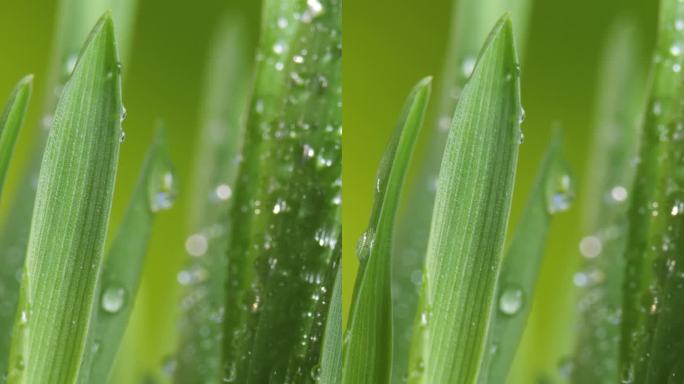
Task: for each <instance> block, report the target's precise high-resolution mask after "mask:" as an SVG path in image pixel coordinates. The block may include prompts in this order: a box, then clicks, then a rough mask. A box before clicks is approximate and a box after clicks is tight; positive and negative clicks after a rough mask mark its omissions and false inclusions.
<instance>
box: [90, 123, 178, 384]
mask: <svg viewBox="0 0 684 384" xmlns="http://www.w3.org/2000/svg"><path fill="white" fill-rule="evenodd" d="M175 180H176V176H175V174H174V170H173V166H172V164H171V161H170V159H169V155H168V148H167V144H166V137H165V134H164V131H163V130H162V129H159V131H158V132H157V136H156V138H155V141H154V142H153V143H152V145H151V146H150V149H149V150H148V152H147V158H146V160H145V164H144V166H143V169H142V171H141V175H140V179H139V180H138V183H137V185H136V187H135V191H134V192H133V196H132V198H131V201H130V203H129V206H128V210H127V212H126V215H125V216H124V219H123V221H122V223H121V225H120V226H119V230H118V232H117V235H116V237H115V238H114V241H113V243H112V246H111V249H110V250H109V252H108V254H107V257H106V260H105V263H104V267H103V270H102V274H101V276H100V282H99V287H98V291H97V295H96V296H95V298H96V300H99V301H97V304H96V306H95V309H94V311H93V317H92V320H91V324H92V328H91V330H90V335H89V343H88V347H89V348H90V350H89V352H88V354H87V358H86V361H87V364H85V366H84V369H82V370H81V372H80V377H79V382H81V383H106V382H107V381H108V380H107V379H108V377H109V374H110V372H111V369H112V365H113V363H114V358H115V357H116V353H117V351H118V350H119V345H120V344H121V339H122V338H123V335H124V331H125V330H126V325H127V324H128V319H129V317H130V314H131V312H132V311H133V304H134V303H135V297H136V294H137V292H138V286H139V285H140V276H141V273H142V269H143V263H144V261H145V254H146V253H147V245H148V243H149V239H150V234H151V232H152V225H153V223H154V217H155V214H156V212H159V211H161V210H164V209H168V208H170V207H171V205H172V204H173V202H174V200H175V198H176V193H177V191H176V190H177V187H176V184H175Z"/></svg>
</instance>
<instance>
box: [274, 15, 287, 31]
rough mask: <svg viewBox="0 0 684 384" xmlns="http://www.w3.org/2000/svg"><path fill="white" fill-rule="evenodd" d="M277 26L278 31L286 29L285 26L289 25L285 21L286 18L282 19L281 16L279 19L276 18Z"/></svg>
mask: <svg viewBox="0 0 684 384" xmlns="http://www.w3.org/2000/svg"><path fill="white" fill-rule="evenodd" d="M277 24H278V28H280V29H285V28H287V25H288V24H289V23H288V22H287V19H286V18H284V17H282V16H281V17H279V18H278V21H277Z"/></svg>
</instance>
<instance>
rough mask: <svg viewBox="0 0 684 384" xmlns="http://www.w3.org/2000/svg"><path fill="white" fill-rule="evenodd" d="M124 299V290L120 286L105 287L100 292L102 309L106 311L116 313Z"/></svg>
mask: <svg viewBox="0 0 684 384" xmlns="http://www.w3.org/2000/svg"><path fill="white" fill-rule="evenodd" d="M125 300H126V291H125V290H124V289H123V287H120V286H111V287H107V288H106V289H105V290H104V292H103V293H102V309H104V310H105V311H106V312H108V313H117V312H119V311H120V310H121V308H122V307H123V305H124V301H125Z"/></svg>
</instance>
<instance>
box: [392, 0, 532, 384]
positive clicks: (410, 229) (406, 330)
mask: <svg viewBox="0 0 684 384" xmlns="http://www.w3.org/2000/svg"><path fill="white" fill-rule="evenodd" d="M453 3H454V5H453V6H452V7H453V12H452V17H451V20H452V21H451V27H450V30H449V38H448V41H447V45H446V53H445V60H444V63H443V70H442V73H441V76H440V77H439V78H438V79H437V80H438V81H436V82H435V92H434V94H435V95H437V97H436V100H435V103H434V104H435V108H433V109H432V111H431V112H430V113H429V116H430V117H429V119H428V125H429V127H430V129H428V130H426V131H427V135H428V136H427V137H428V139H427V147H426V148H427V149H426V153H425V154H424V155H422V156H420V157H417V160H418V161H416V164H417V165H416V167H417V168H416V175H415V180H414V182H413V183H412V185H411V186H410V190H409V193H408V194H407V195H408V198H409V200H408V204H406V208H405V209H404V210H403V212H401V213H400V216H399V219H400V221H399V224H398V231H399V232H398V236H397V239H396V244H397V247H396V248H397V254H396V255H395V257H394V267H393V271H392V273H393V277H392V281H393V282H392V284H393V292H396V293H397V295H396V297H397V298H401V299H400V300H398V301H396V302H395V309H394V311H395V314H394V325H395V336H394V375H393V383H395V384H399V383H400V382H401V377H402V375H403V374H404V373H405V372H406V363H407V358H408V350H409V345H410V342H411V334H412V327H413V320H414V317H415V309H416V303H417V301H418V295H419V286H418V285H419V284H420V273H421V271H422V268H423V262H424V255H425V249H426V247H427V241H428V236H429V228H430V220H431V218H432V207H433V203H434V199H435V192H436V188H435V181H436V180H437V176H438V173H439V167H440V164H441V162H442V155H443V154H444V145H445V143H446V142H447V134H448V132H449V123H450V122H451V117H452V116H453V112H454V109H455V108H456V103H457V102H458V97H459V95H460V94H461V92H462V90H463V87H464V86H465V84H466V82H467V81H468V78H469V77H470V74H471V72H472V70H473V67H474V65H475V61H476V59H477V55H478V53H479V52H480V49H481V48H482V45H483V44H484V42H485V40H486V39H487V36H488V34H489V32H490V30H491V27H492V25H494V24H495V23H496V21H497V20H498V19H499V17H501V15H503V14H504V13H506V12H511V17H512V19H513V25H515V34H516V36H515V38H516V43H517V47H518V49H519V50H518V51H519V52H520V55H521V57H522V56H524V51H525V46H526V42H527V30H528V24H529V23H528V19H529V17H530V14H531V9H532V4H533V0H456V1H454V2H453Z"/></svg>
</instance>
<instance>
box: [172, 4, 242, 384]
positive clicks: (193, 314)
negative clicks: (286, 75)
mask: <svg viewBox="0 0 684 384" xmlns="http://www.w3.org/2000/svg"><path fill="white" fill-rule="evenodd" d="M246 29H247V28H246V26H245V25H244V22H243V21H242V20H241V19H239V18H237V17H235V16H232V17H228V18H226V19H225V20H224V21H223V23H222V25H221V27H220V28H219V29H218V31H217V32H218V33H217V36H216V42H215V44H214V48H213V50H212V52H211V55H212V56H211V58H210V60H209V66H208V70H207V78H206V85H205V92H206V96H205V102H204V105H205V109H204V111H203V123H202V126H203V128H202V132H201V134H200V140H199V142H198V148H197V153H198V157H197V158H196V159H195V171H194V172H193V176H194V180H192V181H191V183H190V184H191V186H192V189H191V196H192V199H191V202H192V203H191V205H190V211H189V217H190V223H189V227H190V228H189V229H190V231H191V235H190V236H189V237H188V238H187V240H186V251H187V252H188V254H189V257H190V261H189V263H188V265H187V267H185V268H184V269H183V271H181V273H180V275H179V277H181V279H180V281H181V283H182V284H183V285H184V286H185V289H184V293H183V298H182V299H181V310H182V315H181V318H180V332H181V340H180V345H179V349H178V354H177V361H178V367H177V370H176V374H175V376H176V381H178V382H180V383H187V382H193V381H198V382H202V383H206V382H219V379H220V378H221V375H222V374H223V372H222V367H221V348H222V337H223V336H222V335H223V319H224V312H223V307H224V305H225V292H224V291H225V288H226V268H227V256H226V250H227V247H228V234H229V233H230V227H231V225H232V224H231V223H230V220H226V218H227V217H229V211H230V207H231V205H232V204H231V203H232V194H233V189H234V187H235V179H236V176H237V170H238V165H239V155H240V151H241V149H242V137H243V132H244V117H245V116H244V115H245V113H246V110H247V103H248V101H249V99H248V97H249V89H250V86H251V81H250V80H251V79H252V76H251V60H250V59H249V57H250V56H251V52H249V49H248V47H247V45H246V42H245V40H244V36H245V33H246Z"/></svg>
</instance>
